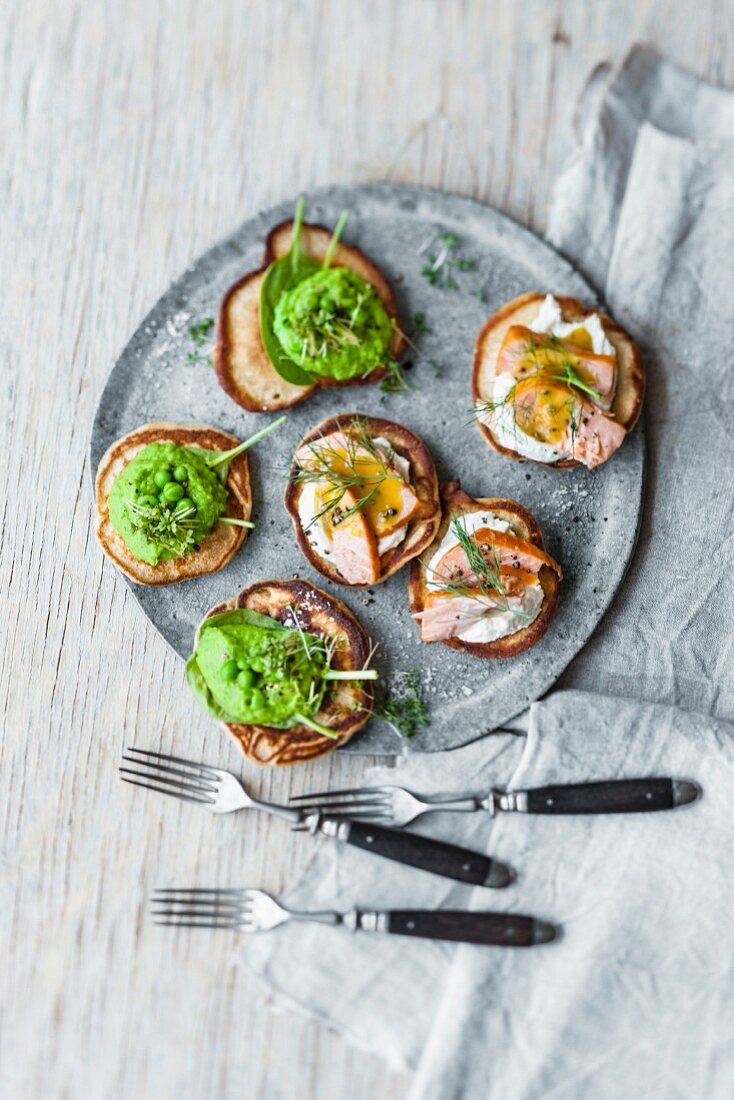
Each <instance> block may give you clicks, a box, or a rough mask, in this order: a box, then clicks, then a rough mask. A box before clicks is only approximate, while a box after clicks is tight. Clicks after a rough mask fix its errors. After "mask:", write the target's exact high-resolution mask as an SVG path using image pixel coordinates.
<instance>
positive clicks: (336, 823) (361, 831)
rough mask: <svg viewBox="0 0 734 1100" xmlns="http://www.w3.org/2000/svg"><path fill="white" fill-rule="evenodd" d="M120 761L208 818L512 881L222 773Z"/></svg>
mask: <svg viewBox="0 0 734 1100" xmlns="http://www.w3.org/2000/svg"><path fill="white" fill-rule="evenodd" d="M122 760H123V765H127V766H123V767H121V768H120V775H121V778H122V779H123V780H124V781H125V782H126V783H132V784H133V785H134V786H136V787H145V788H146V789H147V790H151V791H157V792H158V793H159V794H168V795H171V796H172V797H173V798H180V799H183V800H184V801H185V802H195V803H196V804H197V805H199V806H202V807H203V808H204V809H205V810H209V811H210V813H215V814H216V813H218V814H226V813H231V812H232V811H233V810H241V809H254V810H263V811H265V813H269V814H274V815H275V816H276V817H281V818H283V819H284V820H285V821H289V822H290V823H291V826H292V827H293V828H294V829H300V830H308V832H309V833H311V835H312V836H315V835H316V834H317V833H320V834H321V835H323V836H327V837H331V838H332V839H334V840H337V841H341V842H342V843H344V844H349V845H351V846H352V847H354V848H361V849H362V850H363V851H368V852H372V853H373V854H374V855H378V856H382V857H383V858H384V859H390V860H392V861H393V862H395V863H404V864H406V865H407V866H409V867H416V868H418V869H419V870H421V871H428V872H429V873H431V874H434V875H441V876H443V877H444V878H452V879H455V880H456V881H458V882H466V883H470V884H471V885H473V886H491V887H502V886H507V885H509V883H510V882H511V881H512V873H511V871H510V869H509V868H508V867H506V866H505V864H504V863H501V862H500V861H499V860H496V859H493V858H492V857H490V856H487V855H484V854H483V853H481V852H474V851H472V850H471V849H469V848H461V847H459V845H457V844H445V843H444V842H443V841H440V840H434V839H433V838H432V837H426V836H417V835H416V834H415V833H402V832H400V831H397V830H394V829H384V828H381V827H380V826H378V825H367V824H364V823H363V822H360V821H353V820H352V819H351V817H350V816H349V814H347V813H344V812H342V811H340V810H338V809H337V810H335V811H334V813H333V814H322V813H321V812H320V811H318V810H311V809H307V808H303V809H302V808H300V807H298V808H295V807H289V806H279V805H277V804H276V803H273V802H263V801H262V800H261V799H257V798H253V797H252V795H250V794H249V793H248V792H247V790H246V789H245V787H244V786H243V784H242V783H241V782H240V780H239V779H238V778H237V777H236V776H235V775H232V773H231V772H228V771H225V770H224V769H223V768H214V767H211V766H210V765H209V764H199V763H197V762H196V761H195V760H184V759H182V758H181V757H179V756H167V755H165V753H161V752H148V751H147V750H144V749H136V748H128V749H126V751H125V753H123V757H122Z"/></svg>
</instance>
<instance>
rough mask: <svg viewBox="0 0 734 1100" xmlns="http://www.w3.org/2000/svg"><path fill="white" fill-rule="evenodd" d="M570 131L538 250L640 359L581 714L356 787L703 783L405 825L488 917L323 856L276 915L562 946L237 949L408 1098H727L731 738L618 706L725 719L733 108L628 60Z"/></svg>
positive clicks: (651, 61) (667, 72)
mask: <svg viewBox="0 0 734 1100" xmlns="http://www.w3.org/2000/svg"><path fill="white" fill-rule="evenodd" d="M579 121H580V137H581V146H580V149H579V150H578V152H577V153H576V154H575V156H574V158H573V160H572V161H571V163H570V166H569V169H568V171H567V172H566V173H565V174H564V176H563V177H562V179H561V180H560V181H559V184H558V187H557V191H556V198H555V204H554V209H553V214H552V218H551V225H550V230H549V236H550V239H551V241H552V243H554V244H555V245H556V247H558V248H559V249H561V250H562V251H564V252H565V253H566V254H567V255H568V256H569V257H570V258H571V259H573V260H574V261H575V262H576V264H577V265H578V266H579V267H580V268H581V269H582V270H584V271H585V273H586V274H587V275H588V276H589V278H590V279H591V281H592V282H593V283H595V284H596V286H597V287H598V288H599V290H600V291H602V292H603V294H604V296H605V298H606V300H607V303H608V305H609V308H610V310H611V312H612V313H613V314H615V315H616V317H617V318H618V319H619V320H620V322H621V323H622V324H624V325H625V326H627V327H628V328H629V329H630V331H631V332H632V333H633V335H634V336H635V338H637V339H639V340H640V342H641V344H642V347H643V352H644V354H645V361H646V365H647V368H648V379H649V387H648V397H647V413H646V418H647V425H648V433H649V434H648V438H649V442H650V452H651V460H650V470H649V475H648V491H647V500H646V511H645V519H644V521H643V527H642V533H641V540H640V547H639V550H638V553H637V556H636V559H635V563H634V565H633V568H632V570H631V572H630V575H629V577H628V579H627V582H626V583H625V585H624V587H623V590H622V592H621V593H620V596H619V598H618V600H617V601H616V603H615V606H614V608H613V609H612V611H611V612H610V614H609V615H608V616H607V618H606V619H605V622H604V623H603V624H602V626H601V627H600V629H599V631H598V632H597V634H596V636H595V637H594V639H592V641H591V643H590V644H589V645H588V646H587V648H586V650H585V651H584V652H583V653H582V654H581V655H580V656H579V657H578V658H577V659H576V661H575V662H573V664H572V665H571V666H570V668H569V670H568V671H567V673H566V675H565V678H564V683H565V684H566V685H569V686H573V687H578V688H585V689H587V691H586V692H579V691H561V692H559V693H557V694H555V695H554V696H552V697H551V698H550V699H549V700H546V701H545V702H543V703H539V704H536V705H535V706H534V707H533V708H532V710H531V731H530V736H529V738H528V740H527V743H525V742H524V741H523V740H521V739H518V738H517V737H513V736H511V735H493V736H491V737H489V738H486V739H484V740H483V741H481V742H478V743H476V744H474V745H470V746H467V747H465V748H463V749H460V750H457V751H455V752H453V753H442V754H438V755H433V756H429V757H416V756H413V757H408V758H406V759H403V760H401V761H400V762H399V765H398V768H397V769H396V770H393V771H390V772H389V774H384V773H383V774H380V773H379V772H376V773H375V775H374V776H372V775H370V776H367V777H366V779H367V781H373V780H374V781H376V782H377V781H380V779H383V780H384V779H387V780H388V781H389V782H404V783H405V784H406V785H408V786H411V787H413V788H414V789H416V790H419V791H420V790H422V791H424V792H425V793H427V794H431V793H439V792H440V793H446V794H457V793H461V792H464V791H466V790H467V789H471V790H481V789H483V788H485V787H486V786H487V785H488V784H489V783H494V784H497V785H518V784H520V783H521V782H528V783H530V782H532V783H541V782H546V781H550V780H564V781H568V782H572V781H574V780H582V779H587V778H590V777H593V776H595V777H599V776H615V775H623V774H627V775H630V774H636V773H648V774H649V773H651V772H653V771H657V772H665V773H669V774H676V775H680V776H685V774H688V775H690V776H691V777H693V778H697V779H699V781H700V782H701V783H702V785H703V786H704V787H705V799H704V800H703V801H702V802H701V803H700V805H697V806H696V807H695V808H687V809H685V810H680V811H676V813H674V814H661V815H649V816H646V817H645V818H644V819H643V818H641V817H637V818H634V819H629V818H620V819H617V820H613V819H592V818H584V819H577V820H574V821H569V820H568V819H565V820H564V819H559V820H556V821H553V820H550V819H547V818H537V819H529V818H525V819H522V818H518V817H513V818H507V819H502V818H500V819H499V820H498V821H495V822H494V823H490V822H489V821H488V820H486V819H484V818H482V817H479V816H478V815H477V816H476V817H458V816H457V817H449V816H448V815H440V816H436V817H434V818H431V819H427V821H426V822H425V823H424V824H423V825H422V826H421V829H422V831H426V832H428V831H430V832H431V833H433V834H434V835H437V836H441V837H443V838H444V839H449V840H455V841H456V842H458V843H464V844H468V845H473V846H476V847H478V848H486V849H487V850H489V851H491V852H492V853H493V854H495V855H497V856H498V857H500V858H506V859H508V860H509V861H510V862H512V861H513V860H514V861H515V862H516V863H517V865H518V867H519V868H520V869H521V871H522V878H521V880H520V882H519V883H518V884H517V886H516V887H514V888H512V889H511V890H510V891H505V892H504V893H497V892H490V891H487V890H475V891H471V890H469V889H467V888H466V887H461V886H452V885H451V884H449V883H446V884H444V883H442V882H441V880H439V879H434V878H433V877H432V876H427V875H421V874H420V872H417V871H415V872H414V871H404V870H403V869H400V870H399V871H397V872H395V873H393V871H392V870H391V868H390V865H389V864H387V863H385V862H384V861H381V860H376V859H372V858H370V857H369V856H367V855H365V854H363V853H360V852H355V851H353V850H350V849H343V848H339V849H337V848H336V847H335V846H333V845H327V844H324V845H323V846H322V847H321V849H320V850H319V852H318V854H317V856H316V858H315V860H314V862H313V864H312V865H311V868H310V871H309V873H308V874H307V875H306V877H305V879H304V881H303V883H302V884H301V885H300V886H299V887H298V888H297V889H296V890H295V891H292V892H291V894H290V895H289V896H288V897H287V898H286V901H287V902H289V903H293V904H294V905H300V906H302V907H308V906H310V905H313V906H314V907H319V906H322V907H323V906H325V905H331V904H334V905H338V906H342V905H343V906H345V907H348V906H350V905H353V904H357V905H361V906H363V907H370V906H377V905H381V906H384V907H388V906H395V907H398V906H403V905H408V904H410V905H415V906H420V905H430V906H436V905H440V904H444V905H455V906H464V905H469V904H472V905H474V906H476V907H479V908H488V907H490V906H492V905H494V906H495V907H497V908H507V909H514V910H518V911H534V912H536V913H537V914H538V915H539V916H544V917H548V918H551V919H552V918H555V919H557V920H561V921H562V922H563V923H564V925H565V927H566V936H565V939H564V941H563V942H561V943H560V944H555V945H552V946H549V947H544V948H537V949H534V950H532V951H527V952H510V951H500V950H494V949H476V948H468V947H466V948H464V947H462V948H458V949H455V948H451V947H447V946H443V947H442V946H439V945H434V944H419V943H412V942H411V943H406V941H404V940H401V939H400V938H399V937H394V938H385V939H383V940H379V939H378V937H376V936H373V937H369V936H366V935H362V936H353V937H351V938H350V937H348V936H347V935H346V934H345V935H343V936H342V935H340V934H339V933H338V932H333V931H332V932H329V930H324V929H315V930H311V929H307V928H284V929H281V930H279V931H278V932H275V933H272V934H271V935H270V936H269V937H263V938H261V939H259V940H256V941H255V942H253V943H251V944H250V945H248V947H247V949H246V952H245V958H246V959H247V962H248V964H249V965H250V966H251V967H252V968H253V969H254V970H255V971H256V972H257V973H259V974H261V975H262V976H263V977H264V978H265V980H266V981H267V983H268V985H269V986H270V988H271V990H272V991H273V998H274V1000H275V1002H276V1003H280V1004H288V1005H289V1006H291V1007H296V1006H297V1007H298V1008H299V1009H300V1011H303V1012H307V1013H310V1014H312V1015H315V1016H317V1017H318V1018H320V1019H322V1020H324V1021H325V1022H327V1023H329V1024H330V1025H331V1026H333V1027H334V1028H336V1029H338V1030H340V1031H341V1032H343V1033H344V1034H345V1035H346V1036H347V1037H349V1038H350V1039H351V1040H352V1041H354V1042H355V1043H356V1044H358V1045H360V1046H362V1047H365V1048H367V1049H371V1050H375V1051H379V1052H380V1053H381V1054H382V1055H383V1056H384V1057H386V1058H387V1059H388V1060H389V1061H390V1062H391V1063H392V1064H394V1065H396V1066H402V1067H410V1068H413V1069H415V1070H416V1077H415V1084H414V1087H413V1089H412V1091H411V1100H419V1098H441V1100H459V1098H461V1100H474V1098H475V1097H476V1098H483V1100H494V1098H497V1100H499V1098H502V1100H524V1098H526V1097H527V1098H528V1100H531V1098H533V1100H535V1098H537V1097H540V1096H548V1097H550V1096H551V1095H552V1096H553V1097H554V1100H561V1098H562V1100H576V1098H578V1100H581V1097H584V1100H586V1098H587V1097H589V1096H592V1097H593V1098H594V1100H606V1098H609V1100H611V1098H612V1097H613V1098H614V1100H618V1097H620V1096H630V1097H634V1098H635V1100H637V1098H641V1097H650V1098H653V1097H654V1098H657V1097H661V1098H662V1097H663V1096H664V1097H666V1100H670V1098H677V1097H686V1098H690V1100H694V1098H695V1100H701V1098H702V1097H704V1096H705V1097H706V1098H707V1100H719V1098H721V1100H724V1097H726V1098H727V1100H728V1097H729V1096H730V1095H731V1087H730V1086H731V1080H732V1069H733V1067H732V1050H731V1048H732V1038H733V1037H734V1036H733V1030H734V1029H733V1027H732V1025H733V1024H734V1018H733V1017H732V1014H731V1009H729V1008H728V1007H727V1002H726V994H727V993H728V988H727V986H729V987H730V985H731V977H732V970H733V969H734V964H733V962H732V959H733V958H734V932H733V927H734V926H733V924H732V921H731V911H732V901H734V898H733V897H732V893H731V887H730V886H729V883H728V882H727V878H726V869H727V868H728V865H729V863H730V856H729V853H730V851H731V830H729V829H727V822H728V816H729V815H728V813H727V811H728V809H729V807H728V801H727V799H728V797H729V796H730V792H731V778H730V777H731V774H732V767H733V765H734V756H733V753H734V741H732V733H734V729H732V727H731V726H728V725H726V724H725V723H724V722H722V721H718V722H717V721H715V719H714V718H704V717H701V716H697V715H696V714H694V713H688V714H686V713H683V712H682V711H678V710H676V709H675V707H673V706H653V705H642V706H641V705H638V703H636V702H632V701H631V700H632V699H635V700H645V701H651V702H654V703H659V704H677V705H678V706H680V707H685V708H686V710H688V711H691V712H693V711H697V710H698V711H701V712H703V713H707V714H711V715H713V716H716V717H719V718H734V680H733V678H732V641H731V638H732V631H731V623H732V619H733V617H734V616H733V613H734V589H733V586H732V574H733V573H734V569H733V566H734V561H733V560H732V558H733V555H732V548H733V546H734V537H733V536H734V532H733V530H732V520H731V513H732V471H734V461H733V459H734V444H733V442H732V437H731V424H732V417H731V414H730V409H731V405H732V396H733V395H732V385H733V383H732V378H733V377H734V372H732V371H731V369H730V367H729V364H728V359H727V353H728V339H730V338H731V336H732V334H734V323H733V322H734V295H732V293H731V291H732V282H733V279H732V276H733V274H734V247H733V246H734V229H733V227H732V219H731V214H732V211H734V173H733V170H732V156H731V145H730V142H731V140H732V138H733V137H734V100H733V99H732V96H731V95H730V94H729V93H727V92H723V91H719V90H716V89H713V88H710V87H708V86H706V85H703V84H700V83H699V82H697V81H695V80H694V79H693V78H691V77H689V76H687V75H685V74H683V73H681V72H679V71H678V70H677V69H675V68H674V67H673V66H671V65H669V64H667V63H665V62H663V61H661V60H660V59H659V58H658V57H657V56H656V55H655V54H653V53H652V52H650V51H649V50H644V49H636V50H634V51H633V52H632V53H631V55H630V56H629V57H628V58H627V60H626V61H625V63H624V65H623V66H622V67H621V69H620V70H619V72H618V73H616V74H615V75H614V76H613V78H612V79H611V81H610V80H609V78H608V74H604V73H601V74H600V73H597V74H595V77H594V80H593V81H592V84H591V86H590V89H589V91H588V93H587V94H586V95H585V96H584V98H583V100H582V104H581V107H580V111H579ZM549 289H552V288H549ZM727 425H728V426H729V428H728V430H727ZM590 693H598V694H590ZM606 696H629V697H631V699H630V701H624V700H622V699H614V700H612V699H609V698H606Z"/></svg>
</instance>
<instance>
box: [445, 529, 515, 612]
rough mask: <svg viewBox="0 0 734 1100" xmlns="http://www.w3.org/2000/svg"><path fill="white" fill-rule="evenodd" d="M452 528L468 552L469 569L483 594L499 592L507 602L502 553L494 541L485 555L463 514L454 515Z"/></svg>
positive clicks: (463, 548) (466, 552) (461, 545)
mask: <svg viewBox="0 0 734 1100" xmlns="http://www.w3.org/2000/svg"><path fill="white" fill-rule="evenodd" d="M451 530H452V532H453V534H454V536H455V537H456V539H457V540H458V543H459V546H460V547H461V549H462V550H463V551H464V553H465V554H466V560H467V561H468V563H469V569H470V570H471V572H472V573H473V574H474V576H475V577H476V579H477V586H478V587H479V589H480V591H481V592H482V594H483V595H485V596H486V595H490V594H494V593H495V592H497V593H499V595H500V596H502V597H503V599H504V601H505V603H506V602H507V593H506V591H505V583H504V581H503V579H502V574H501V572H500V565H501V560H502V559H501V555H500V554H498V553H497V550H496V548H495V545H494V542H492V543H491V545H490V546H489V548H488V549H489V557H488V558H487V557H485V556H484V554H483V553H482V551H481V550H480V549H479V546H478V545H477V543H476V542H475V541H474V539H472V537H471V535H470V534H469V532H468V531H467V529H466V524H465V523H464V522H463V520H462V517H461V516H453V517H452V519H451Z"/></svg>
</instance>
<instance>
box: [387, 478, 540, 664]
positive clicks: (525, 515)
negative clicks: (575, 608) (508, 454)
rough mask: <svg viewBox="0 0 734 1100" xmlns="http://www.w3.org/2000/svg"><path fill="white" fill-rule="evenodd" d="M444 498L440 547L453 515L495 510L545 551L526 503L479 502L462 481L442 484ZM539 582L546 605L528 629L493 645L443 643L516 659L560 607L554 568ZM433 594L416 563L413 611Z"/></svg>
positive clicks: (411, 583) (410, 591)
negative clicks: (468, 491) (466, 489)
mask: <svg viewBox="0 0 734 1100" xmlns="http://www.w3.org/2000/svg"><path fill="white" fill-rule="evenodd" d="M441 496H442V498H443V502H444V512H443V518H442V520H441V526H440V527H439V529H438V534H437V535H436V539H435V546H436V547H438V546H440V544H441V540H442V539H443V538H444V537H445V535H446V533H447V531H448V529H449V525H450V523H451V520H452V518H453V516H456V515H463V514H465V513H466V512H484V511H491V512H494V514H495V515H496V516H499V517H500V519H504V520H506V522H507V523H509V524H510V525H511V527H512V529H513V531H514V532H515V534H517V535H518V536H519V537H520V538H522V539H525V540H526V541H527V542H532V543H533V544H534V545H535V546H538V547H539V548H540V549H541V550H542V549H544V546H543V536H542V534H541V532H540V527H539V526H538V523H537V520H536V519H535V518H534V516H532V515H531V513H530V512H528V510H527V508H523V506H522V504H518V502H517V501H516V500H504V499H498V498H493V497H478V498H476V499H475V498H474V497H470V496H469V494H468V493H465V492H464V490H463V489H462V488H461V482H460V481H458V479H457V480H455V481H447V482H446V483H445V484H444V485H442V486H441ZM430 556H431V555H430V550H429V551H428V552H427V553H426V556H425V559H426V562H428V560H429V559H430ZM538 579H539V581H540V585H541V587H542V589H543V602H542V604H541V605H540V611H539V612H538V615H537V617H536V618H535V619H534V620H533V622H532V623H530V624H529V625H528V626H526V627H523V629H522V630H518V631H516V632H515V633H514V634H508V635H507V636H506V637H505V638H497V639H496V640H495V641H493V642H465V641H463V640H462V639H461V638H448V639H447V640H446V641H444V642H442V643H441V644H442V645H447V646H449V647H450V648H451V649H459V650H462V651H463V652H464V653H470V654H471V655H472V656H473V657H485V658H489V657H515V656H516V655H517V654H518V653H523V652H524V651H525V650H526V649H530V647H531V646H534V645H535V643H536V642H538V641H540V639H541V638H542V637H543V635H544V634H545V632H546V630H547V629H548V627H549V626H550V623H551V620H552V619H553V616H554V615H555V613H556V609H557V607H558V593H559V587H560V578H559V577H558V575H557V574H556V573H555V572H554V571H553V569H550V568H549V567H548V566H547V565H543V566H541V569H540V572H539V574H538ZM429 591H430V590H429V589H428V586H427V584H426V567H425V565H423V563H422V562H420V561H414V562H413V563H412V565H411V567H410V576H409V580H408V594H409V597H410V610H411V612H412V613H413V614H415V613H416V612H419V611H423V609H424V608H425V605H426V598H427V596H428V593H429ZM425 644H427V645H428V644H432V643H425Z"/></svg>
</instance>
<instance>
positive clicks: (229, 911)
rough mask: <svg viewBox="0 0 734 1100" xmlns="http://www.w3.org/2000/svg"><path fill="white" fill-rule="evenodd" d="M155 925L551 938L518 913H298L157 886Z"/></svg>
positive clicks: (250, 895)
mask: <svg viewBox="0 0 734 1100" xmlns="http://www.w3.org/2000/svg"><path fill="white" fill-rule="evenodd" d="M151 906H152V910H151V911H152V914H153V917H154V918H155V923H156V924H162V925H167V926H169V927H174V928H227V929H230V930H234V931H239V932H248V933H251V932H269V931H270V930H271V929H272V928H277V927H278V925H280V924H286V923H289V922H291V921H306V922H309V923H313V924H327V925H331V926H333V927H337V926H338V927H341V928H344V929H346V930H347V931H349V932H357V931H361V932H385V933H390V934H392V935H398V936H418V937H420V938H422V939H433V940H453V941H455V942H461V943H476V944H485V945H494V946H498V947H532V946H534V945H536V944H540V943H549V942H550V941H551V940H553V939H555V938H556V935H557V931H556V928H555V927H554V926H553V925H552V924H549V923H548V922H547V921H543V920H537V919H536V918H535V917H527V916H523V915H522V914H518V913H483V912H475V911H463V910H451V909H436V910H424V909H401V910H396V909H393V910H369V911H366V910H359V909H349V910H347V911H346V912H338V911H337V910H335V909H326V910H312V911H309V912H302V911H299V910H295V909H286V908H285V906H283V905H281V904H280V903H279V902H277V901H276V900H275V898H272V897H271V896H270V894H266V893H265V891H264V890H251V889H241V890H231V889H230V890H218V889H189V890H183V889H161V890H156V891H155V892H154V895H153V897H152V899H151Z"/></svg>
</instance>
